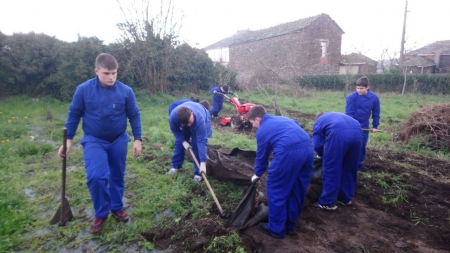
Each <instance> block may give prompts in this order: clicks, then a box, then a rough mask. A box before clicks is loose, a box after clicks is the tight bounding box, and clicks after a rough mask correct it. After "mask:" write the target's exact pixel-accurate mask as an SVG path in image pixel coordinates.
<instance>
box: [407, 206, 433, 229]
mask: <svg viewBox="0 0 450 253" xmlns="http://www.w3.org/2000/svg"><path fill="white" fill-rule="evenodd" d="M409 217H410V218H411V221H412V222H414V225H416V226H417V225H418V224H419V223H424V222H426V221H428V220H429V219H428V218H425V217H420V216H419V215H417V214H416V212H414V211H413V210H411V209H410V210H409Z"/></svg>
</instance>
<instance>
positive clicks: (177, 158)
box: [167, 98, 209, 175]
mask: <svg viewBox="0 0 450 253" xmlns="http://www.w3.org/2000/svg"><path fill="white" fill-rule="evenodd" d="M186 102H196V103H199V104H201V105H203V106H204V107H205V108H206V110H209V102H208V100H202V101H199V100H198V99H196V98H190V99H182V100H178V101H175V102H173V103H172V104H171V105H170V106H169V117H170V113H171V112H172V111H173V109H175V107H177V106H179V105H182V104H184V103H186ZM182 131H183V134H184V139H185V140H189V139H190V138H191V130H190V128H189V127H184V128H183V129H182ZM175 144H176V143H175ZM176 145H177V144H176ZM178 147H179V148H175V149H174V153H173V156H172V165H174V164H176V167H172V168H171V169H170V170H169V172H167V174H169V175H173V174H175V173H176V172H177V171H178V170H179V169H181V168H182V165H183V161H184V156H185V154H186V150H185V149H184V148H181V147H182V145H181V144H180V143H178Z"/></svg>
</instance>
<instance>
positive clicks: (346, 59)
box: [341, 53, 377, 66]
mask: <svg viewBox="0 0 450 253" xmlns="http://www.w3.org/2000/svg"><path fill="white" fill-rule="evenodd" d="M341 63H343V64H367V65H371V66H376V65H377V61H375V60H372V59H370V58H369V57H367V56H365V55H362V54H357V53H351V54H347V55H342V61H341Z"/></svg>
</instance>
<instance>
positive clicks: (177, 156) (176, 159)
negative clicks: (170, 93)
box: [169, 99, 192, 169]
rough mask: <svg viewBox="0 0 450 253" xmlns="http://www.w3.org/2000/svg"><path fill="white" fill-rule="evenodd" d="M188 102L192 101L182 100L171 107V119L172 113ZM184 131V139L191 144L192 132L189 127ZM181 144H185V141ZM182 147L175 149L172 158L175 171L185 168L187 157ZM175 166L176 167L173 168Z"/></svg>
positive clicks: (183, 129)
mask: <svg viewBox="0 0 450 253" xmlns="http://www.w3.org/2000/svg"><path fill="white" fill-rule="evenodd" d="M186 102H192V100H191V99H182V100H178V101H175V102H173V103H172V104H171V105H170V106H169V117H170V113H171V112H172V111H173V109H175V107H177V106H179V105H182V104H184V103H186ZM182 131H183V134H184V139H185V140H187V141H188V142H189V140H190V139H191V130H190V129H189V128H188V127H184V128H182ZM181 143H183V141H182V142H181ZM181 147H182V148H178V149H177V148H175V149H174V153H173V156H172V168H174V169H180V168H181V167H182V166H183V161H184V156H185V155H186V150H185V149H184V148H183V145H181ZM173 166H175V167H173Z"/></svg>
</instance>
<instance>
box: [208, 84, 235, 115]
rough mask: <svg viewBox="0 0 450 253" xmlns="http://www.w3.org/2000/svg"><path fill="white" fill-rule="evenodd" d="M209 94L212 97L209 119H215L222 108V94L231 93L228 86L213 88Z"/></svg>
mask: <svg viewBox="0 0 450 253" xmlns="http://www.w3.org/2000/svg"><path fill="white" fill-rule="evenodd" d="M209 92H210V93H211V94H212V95H213V98H212V101H213V108H212V109H211V110H210V111H209V114H210V115H211V117H214V118H217V117H218V116H219V112H220V111H221V110H222V106H223V99H224V97H223V96H222V94H228V93H231V94H233V92H231V91H230V92H229V91H228V85H221V86H218V87H214V88H212V89H211V90H210V91H209Z"/></svg>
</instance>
